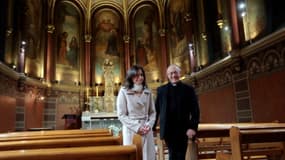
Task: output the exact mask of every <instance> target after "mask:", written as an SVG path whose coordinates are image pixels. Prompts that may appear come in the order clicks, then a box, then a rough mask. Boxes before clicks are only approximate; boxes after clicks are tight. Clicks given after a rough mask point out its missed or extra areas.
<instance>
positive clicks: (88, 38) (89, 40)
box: [84, 34, 92, 43]
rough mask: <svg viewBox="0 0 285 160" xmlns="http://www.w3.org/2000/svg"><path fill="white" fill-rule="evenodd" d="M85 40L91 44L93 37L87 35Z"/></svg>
mask: <svg viewBox="0 0 285 160" xmlns="http://www.w3.org/2000/svg"><path fill="white" fill-rule="evenodd" d="M84 39H85V42H88V43H90V42H91V39H92V36H91V35H90V34H86V35H85V36H84Z"/></svg>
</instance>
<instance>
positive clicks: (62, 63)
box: [55, 2, 80, 82]
mask: <svg viewBox="0 0 285 160" xmlns="http://www.w3.org/2000/svg"><path fill="white" fill-rule="evenodd" d="M79 17H80V16H79V12H78V10H77V9H76V7H75V6H73V5H71V4H67V3H63V2H61V3H59V4H58V7H57V10H56V16H55V19H56V34H57V39H56V42H57V43H56V46H57V47H56V48H57V49H56V59H57V61H56V64H57V65H56V66H57V68H56V69H57V74H58V75H56V77H57V79H59V80H61V81H71V80H72V82H74V81H77V80H78V72H79V59H80V45H79V36H80V34H79V33H80V25H79V24H80V18H79Z"/></svg>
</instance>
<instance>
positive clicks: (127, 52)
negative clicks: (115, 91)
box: [123, 35, 131, 72]
mask: <svg viewBox="0 0 285 160" xmlns="http://www.w3.org/2000/svg"><path fill="white" fill-rule="evenodd" d="M123 39H124V44H125V48H124V49H125V72H126V71H127V70H128V69H129V68H130V67H131V61H130V36H129V35H124V37H123Z"/></svg>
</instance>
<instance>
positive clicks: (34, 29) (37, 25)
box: [19, 0, 43, 77]
mask: <svg viewBox="0 0 285 160" xmlns="http://www.w3.org/2000/svg"><path fill="white" fill-rule="evenodd" d="M20 3H22V5H21V9H20V11H19V17H20V19H19V21H20V27H21V29H22V32H21V35H20V43H22V42H23V41H24V42H25V47H24V48H25V51H24V53H25V61H26V67H25V68H26V70H25V72H26V73H29V75H30V76H32V77H40V76H42V73H41V71H40V68H41V65H43V64H42V61H41V59H42V57H43V56H42V55H43V54H41V47H42V41H41V38H42V36H43V30H42V27H43V23H42V1H39V0H23V1H21V2H20Z"/></svg>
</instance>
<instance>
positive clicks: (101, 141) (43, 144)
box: [0, 136, 122, 151]
mask: <svg viewBox="0 0 285 160" xmlns="http://www.w3.org/2000/svg"><path fill="white" fill-rule="evenodd" d="M121 144H122V137H121V136H108V137H88V138H74V139H69V138H58V139H43V140H25V141H8V142H1V143H0V151H4V150H18V149H39V148H61V147H82V146H103V145H104V146H105V145H121Z"/></svg>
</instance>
